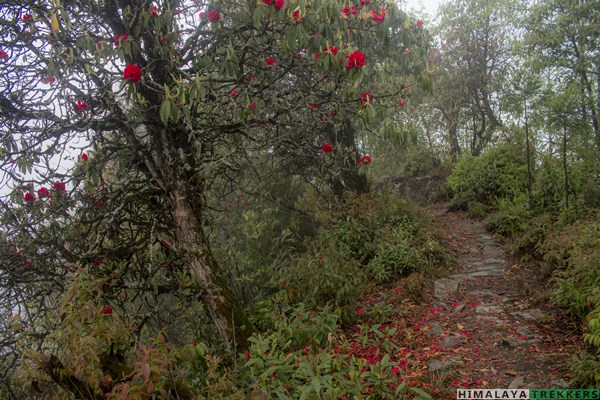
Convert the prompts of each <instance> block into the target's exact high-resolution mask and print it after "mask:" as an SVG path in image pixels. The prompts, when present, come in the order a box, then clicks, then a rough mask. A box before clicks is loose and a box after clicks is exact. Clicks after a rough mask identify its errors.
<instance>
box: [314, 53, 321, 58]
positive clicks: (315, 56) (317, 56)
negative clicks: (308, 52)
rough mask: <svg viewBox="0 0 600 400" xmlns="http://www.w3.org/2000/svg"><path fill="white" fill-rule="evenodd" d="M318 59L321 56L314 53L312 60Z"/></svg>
mask: <svg viewBox="0 0 600 400" xmlns="http://www.w3.org/2000/svg"><path fill="white" fill-rule="evenodd" d="M319 57H321V54H320V53H315V55H314V57H313V58H314V59H315V60H318V59H319Z"/></svg>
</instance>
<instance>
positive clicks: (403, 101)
mask: <svg viewBox="0 0 600 400" xmlns="http://www.w3.org/2000/svg"><path fill="white" fill-rule="evenodd" d="M398 105H399V106H400V107H404V106H405V105H406V100H404V99H400V101H398Z"/></svg>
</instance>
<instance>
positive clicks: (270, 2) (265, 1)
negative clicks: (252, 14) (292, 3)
mask: <svg viewBox="0 0 600 400" xmlns="http://www.w3.org/2000/svg"><path fill="white" fill-rule="evenodd" d="M274 1H275V0H263V3H265V4H266V5H268V6H270V5H271V4H273V2H274Z"/></svg>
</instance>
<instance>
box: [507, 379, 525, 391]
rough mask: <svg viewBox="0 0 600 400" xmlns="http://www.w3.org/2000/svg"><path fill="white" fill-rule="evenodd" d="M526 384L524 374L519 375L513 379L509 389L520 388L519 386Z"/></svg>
mask: <svg viewBox="0 0 600 400" xmlns="http://www.w3.org/2000/svg"><path fill="white" fill-rule="evenodd" d="M524 384H525V378H524V377H522V376H517V377H516V378H515V379H513V381H512V382H511V383H510V385H508V388H509V389H518V388H519V386H523V385H524Z"/></svg>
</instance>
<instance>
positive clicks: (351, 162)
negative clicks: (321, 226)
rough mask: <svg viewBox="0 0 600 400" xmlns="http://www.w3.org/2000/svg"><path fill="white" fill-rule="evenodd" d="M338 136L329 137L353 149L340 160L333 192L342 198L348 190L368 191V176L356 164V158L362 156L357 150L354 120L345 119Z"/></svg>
mask: <svg viewBox="0 0 600 400" xmlns="http://www.w3.org/2000/svg"><path fill="white" fill-rule="evenodd" d="M336 136H337V137H331V138H329V139H330V140H331V141H332V142H333V143H337V144H338V145H339V146H341V147H342V148H345V149H352V150H351V151H350V152H349V153H348V155H347V156H346V157H344V159H343V160H341V161H340V164H339V170H340V174H339V175H338V176H336V177H334V178H333V181H332V185H331V187H332V190H333V193H334V194H335V196H336V197H337V198H339V199H341V198H342V196H343V195H344V192H346V191H352V192H355V193H368V192H369V182H368V180H367V176H366V174H364V173H361V171H360V168H358V167H357V165H356V160H357V159H358V158H359V157H360V154H359V153H358V151H357V150H356V134H355V131H354V127H353V126H352V121H350V120H346V121H344V125H343V127H342V131H341V132H340V133H339V134H337V135H336Z"/></svg>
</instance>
